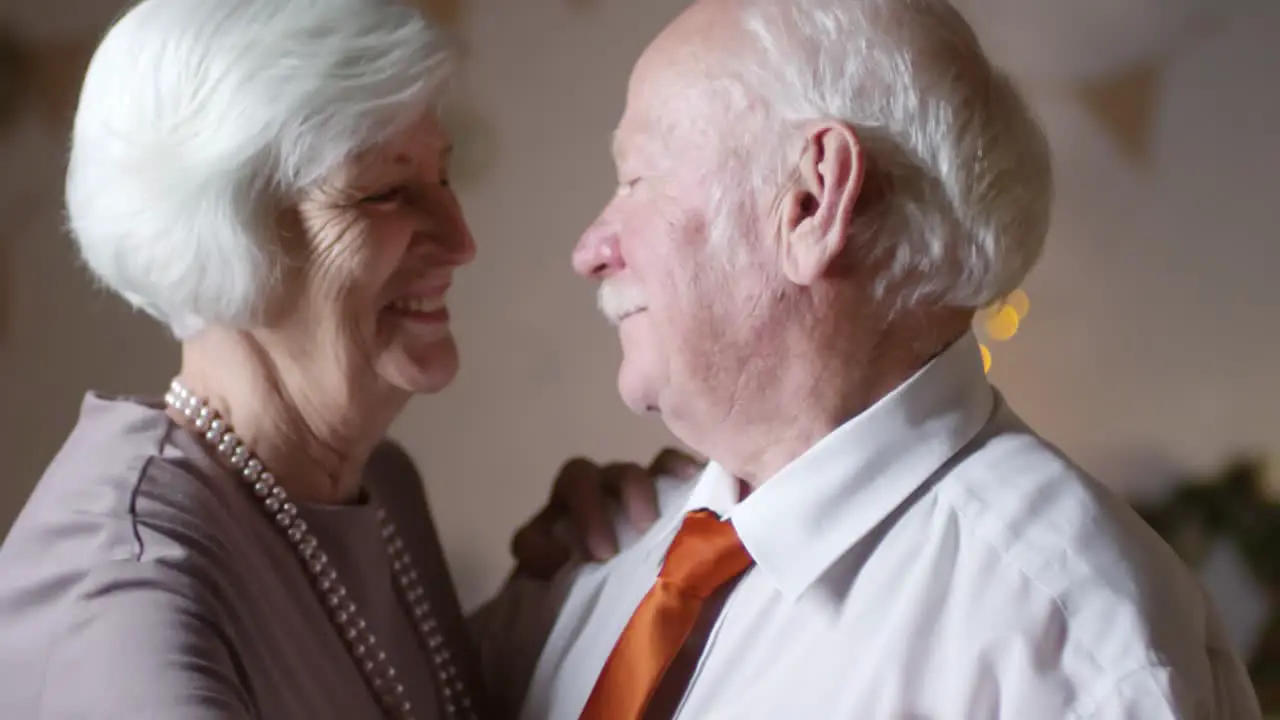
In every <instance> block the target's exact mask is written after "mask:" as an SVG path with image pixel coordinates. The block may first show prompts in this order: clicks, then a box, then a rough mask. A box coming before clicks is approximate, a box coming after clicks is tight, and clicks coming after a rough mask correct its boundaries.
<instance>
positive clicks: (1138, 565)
mask: <svg viewBox="0 0 1280 720" xmlns="http://www.w3.org/2000/svg"><path fill="white" fill-rule="evenodd" d="M1001 412H1002V413H1005V414H1006V416H1005V417H999V416H998V417H997V418H996V421H995V422H993V423H992V424H991V425H990V426H989V428H988V430H987V431H985V432H984V434H983V435H982V436H980V437H979V438H978V439H977V440H976V441H975V446H974V447H973V448H972V449H971V451H970V452H968V453H966V454H965V455H964V456H963V457H962V458H960V459H959V460H958V462H957V463H956V464H955V465H954V467H953V468H951V469H950V471H949V472H948V474H947V476H946V477H945V478H944V479H943V481H942V482H940V483H939V484H938V486H937V497H938V500H939V502H940V503H941V504H942V505H943V506H944V507H945V508H946V509H947V510H948V511H949V512H950V513H951V514H952V515H953V516H954V518H955V521H956V524H957V528H958V529H959V532H960V533H961V536H962V538H968V539H969V541H970V542H969V543H968V545H969V548H970V550H971V552H973V553H977V554H989V555H991V556H992V557H993V558H994V562H991V563H990V564H984V567H989V568H991V572H993V573H997V574H1008V575H1011V576H1013V578H1012V581H1011V582H1007V583H1001V582H989V581H987V582H983V583H978V584H976V585H975V586H974V587H975V588H976V587H982V588H983V590H982V592H999V588H1008V589H1011V591H1012V590H1013V589H1015V588H1016V591H1017V592H1025V593H1030V594H1031V596H1032V597H1035V598H1038V601H1039V602H1041V603H1042V604H1043V607H1045V608H1046V612H1047V613H1049V614H1051V615H1053V616H1056V617H1057V621H1055V622H1053V623H1051V625H1057V626H1059V627H1060V628H1061V629H1062V630H1063V631H1065V632H1066V633H1067V635H1065V636H1064V639H1063V644H1064V645H1066V646H1071V645H1073V644H1074V645H1075V646H1076V649H1077V650H1078V651H1079V652H1080V653H1082V654H1083V655H1087V656H1089V658H1090V662H1091V663H1093V664H1096V665H1097V667H1099V668H1102V667H1104V666H1108V667H1111V669H1113V670H1114V669H1116V668H1118V667H1121V666H1123V665H1124V664H1125V663H1129V662H1134V663H1138V662H1140V661H1144V660H1145V658H1146V657H1147V656H1148V655H1149V653H1150V652H1152V651H1155V652H1158V653H1171V654H1173V655H1183V654H1185V655H1186V656H1187V657H1191V656H1193V655H1196V654H1200V655H1201V656H1203V653H1204V652H1205V650H1206V648H1208V647H1209V646H1212V645H1215V644H1220V643H1221V641H1222V640H1221V637H1220V636H1219V635H1218V633H1217V630H1216V629H1215V625H1214V619H1213V618H1212V617H1211V616H1212V609H1211V607H1210V603H1209V601H1208V599H1207V595H1206V593H1205V591H1204V589H1203V587H1202V586H1201V585H1200V583H1199V581H1198V580H1197V578H1196V577H1195V576H1194V574H1193V573H1192V572H1191V571H1190V569H1189V568H1187V566H1186V565H1185V564H1184V563H1183V562H1182V561H1181V560H1180V559H1179V558H1178V557H1177V555H1176V554H1175V553H1174V552H1173V550H1172V548H1170V547H1169V546H1168V544H1167V543H1165V542H1164V540H1162V539H1161V538H1160V537H1159V536H1158V535H1157V534H1156V533H1155V531H1154V530H1152V529H1151V527H1150V526H1149V525H1147V523H1146V522H1145V521H1144V520H1142V518H1141V517H1139V516H1138V514H1137V513H1136V512H1135V511H1134V510H1133V509H1132V508H1131V507H1130V506H1129V504H1128V503H1127V502H1126V501H1125V500H1124V499H1123V498H1121V497H1120V496H1119V495H1118V494H1117V493H1116V492H1114V491H1113V490H1112V489H1110V488H1109V487H1108V486H1106V485H1105V484H1103V483H1101V482H1099V481H1098V480H1096V479H1095V478H1093V477H1092V476H1091V475H1089V474H1088V473H1087V472H1086V471H1084V470H1083V469H1081V468H1080V467H1079V466H1077V465H1076V464H1075V463H1073V462H1072V461H1071V460H1069V459H1068V458H1067V457H1066V456H1065V455H1064V454H1063V453H1062V452H1061V451H1060V450H1059V449H1058V448H1056V447H1054V446H1053V445H1051V444H1050V443H1048V442H1046V441H1045V440H1043V439H1042V438H1040V437H1039V436H1038V435H1036V434H1035V433H1034V432H1033V431H1031V430H1030V429H1029V428H1027V427H1026V426H1025V425H1024V424H1022V423H1021V422H1020V421H1018V420H1017V419H1016V418H1015V417H1013V416H1012V414H1011V413H1007V411H1001ZM997 604H998V603H997Z"/></svg>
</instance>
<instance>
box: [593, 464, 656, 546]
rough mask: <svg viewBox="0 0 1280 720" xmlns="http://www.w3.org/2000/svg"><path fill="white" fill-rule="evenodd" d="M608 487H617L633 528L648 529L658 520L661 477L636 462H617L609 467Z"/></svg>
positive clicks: (607, 475)
mask: <svg viewBox="0 0 1280 720" xmlns="http://www.w3.org/2000/svg"><path fill="white" fill-rule="evenodd" d="M604 476H605V477H604V482H605V485H606V487H612V488H615V492H616V493H617V496H618V500H619V501H620V502H621V503H622V511H623V513H624V514H626V516H627V521H628V522H630V523H631V527H633V528H635V529H636V530H638V531H639V532H644V531H646V530H648V529H649V527H650V526H651V525H653V523H654V521H656V520H657V519H658V487H657V483H656V481H657V476H655V475H651V474H650V473H649V471H648V470H647V469H646V468H642V467H640V466H639V465H636V464H635V463H616V464H614V465H610V466H609V467H607V468H605V471H604Z"/></svg>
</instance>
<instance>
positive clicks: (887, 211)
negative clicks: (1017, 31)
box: [740, 0, 1053, 308]
mask: <svg viewBox="0 0 1280 720" xmlns="http://www.w3.org/2000/svg"><path fill="white" fill-rule="evenodd" d="M740 7H741V9H742V20H743V22H744V25H745V27H746V29H747V31H748V36H749V37H750V38H751V39H752V41H753V42H754V44H755V45H756V46H757V47H756V48H755V49H756V50H757V52H755V53H753V54H752V57H753V58H754V59H755V62H754V63H752V64H750V66H749V67H748V68H746V70H745V71H744V73H743V77H742V80H743V82H744V83H745V85H746V88H747V90H748V92H755V93H757V94H758V95H759V96H760V97H761V99H762V100H763V101H764V102H763V104H764V106H765V114H766V115H767V116H768V118H767V120H766V123H765V124H764V125H762V126H759V127H764V128H768V127H778V126H782V127H794V126H796V125H798V124H800V123H804V122H808V121H813V120H820V119H833V120H840V121H843V122H846V123H848V124H849V125H850V126H852V127H853V128H854V130H855V132H856V133H857V135H858V138H859V140H860V142H861V144H862V147H863V150H864V154H865V156H866V159H867V167H866V173H865V178H864V182H863V193H862V196H861V197H860V198H859V201H858V203H857V207H856V209H855V211H854V220H853V228H852V231H851V236H852V237H851V242H852V244H853V245H854V248H855V251H856V252H860V253H865V254H864V255H863V257H871V258H883V259H886V260H887V261H888V262H887V268H888V269H887V271H886V274H885V275H884V276H883V277H881V278H880V279H879V281H878V283H877V288H876V290H877V292H878V293H879V294H880V295H881V296H883V295H884V294H885V293H887V292H890V291H892V292H893V293H894V294H895V297H894V298H893V300H894V301H895V303H894V304H895V306H897V307H902V306H908V305H912V304H915V303H917V302H929V303H937V304H942V305H949V306H958V307H974V308H976V307H982V306H985V305H987V304H990V303H991V302H993V301H996V300H999V299H1001V298H1003V297H1005V296H1006V295H1008V294H1009V293H1010V292H1012V291H1013V290H1014V289H1015V288H1016V287H1017V286H1018V285H1019V284H1020V283H1021V282H1022V281H1023V280H1024V278H1025V277H1026V275H1027V273H1028V272H1030V270H1031V268H1032V266H1033V265H1034V264H1035V263H1036V261H1037V259H1038V258H1039V256H1040V253H1041V250H1042V249H1043V247H1044V240H1045V236H1046V234H1047V233H1048V225H1049V216H1050V208H1051V204H1052V195H1053V177H1052V169H1051V162H1050V152H1049V146H1048V142H1047V141H1046V139H1045V136H1044V133H1043V131H1042V130H1041V128H1040V126H1039V124H1038V123H1037V122H1036V120H1035V119H1034V118H1033V117H1032V116H1031V113H1030V112H1029V110H1028V108H1027V106H1026V104H1025V103H1024V102H1023V100H1022V98H1021V97H1020V96H1019V94H1018V92H1017V90H1016V89H1015V88H1014V86H1013V84H1012V83H1011V82H1010V80H1009V78H1008V77H1006V76H1005V75H1004V74H1003V73H1001V72H1000V71H999V70H997V69H995V68H994V67H992V65H991V64H990V62H989V61H988V60H987V58H986V56H985V55H984V53H983V50H982V48H981V46H980V44H979V42H978V39H977V38H976V37H975V36H974V34H973V31H972V30H971V29H970V27H969V25H968V23H966V22H965V20H964V18H963V17H961V15H960V14H959V12H957V11H956V10H955V9H954V8H953V7H952V6H951V5H950V4H948V3H947V2H946V0H790V1H789V2H775V1H774V0H743V1H742V4H741V6H740ZM788 150H790V151H792V153H793V154H792V155H791V157H790V160H791V161H792V163H794V160H795V155H794V150H795V148H786V149H783V148H779V149H778V152H777V153H775V154H774V157H772V158H771V162H769V163H764V165H765V167H762V168H761V173H762V176H761V177H759V178H757V181H758V182H769V181H770V180H772V181H774V182H776V181H777V180H778V175H779V173H780V172H781V171H782V168H783V167H784V165H783V163H784V161H785V160H786V157H785V153H786V152H788Z"/></svg>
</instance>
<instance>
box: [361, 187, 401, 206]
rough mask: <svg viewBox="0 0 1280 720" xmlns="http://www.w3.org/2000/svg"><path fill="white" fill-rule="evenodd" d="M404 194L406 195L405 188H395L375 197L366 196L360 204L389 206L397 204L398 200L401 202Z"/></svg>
mask: <svg viewBox="0 0 1280 720" xmlns="http://www.w3.org/2000/svg"><path fill="white" fill-rule="evenodd" d="M405 193H406V190H405V188H403V187H395V188H391V189H390V190H386V191H384V192H380V193H378V194H377V195H368V196H366V197H365V198H363V199H362V200H361V201H360V202H363V203H365V204H366V205H389V204H391V203H395V202H399V201H400V200H402V199H403V198H404V196H405Z"/></svg>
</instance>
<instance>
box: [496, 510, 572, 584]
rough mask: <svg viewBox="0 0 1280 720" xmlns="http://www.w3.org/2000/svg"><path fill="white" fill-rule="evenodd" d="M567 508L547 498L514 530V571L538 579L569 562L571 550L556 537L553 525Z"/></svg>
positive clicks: (512, 548) (559, 519)
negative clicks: (546, 500) (542, 504)
mask: <svg viewBox="0 0 1280 720" xmlns="http://www.w3.org/2000/svg"><path fill="white" fill-rule="evenodd" d="M566 512H567V511H566V510H565V509H564V508H563V507H560V506H559V505H558V504H557V503H555V502H550V503H548V504H547V505H546V507H544V508H542V510H540V511H539V512H538V514H537V515H534V516H533V519H531V520H530V521H529V522H528V523H526V524H525V525H524V527H522V528H520V529H519V530H518V531H516V534H515V536H514V537H512V538H511V555H512V556H513V557H514V558H515V560H516V572H519V573H523V574H525V575H529V576H531V577H534V578H537V579H539V580H550V579H551V577H552V576H554V575H555V574H556V573H557V572H559V570H560V568H562V567H564V565H565V563H567V562H569V558H570V557H571V556H572V550H571V549H570V548H569V547H566V546H565V544H564V543H563V542H562V541H561V540H560V539H559V538H557V537H556V526H557V524H558V523H559V522H560V521H561V520H562V519H563V518H564V517H565V514H566Z"/></svg>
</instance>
